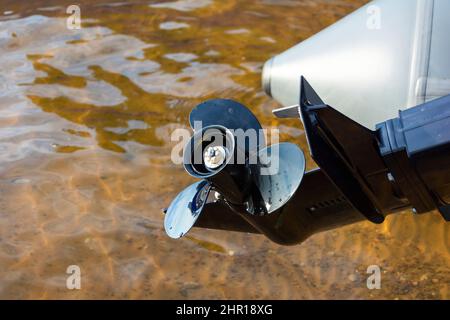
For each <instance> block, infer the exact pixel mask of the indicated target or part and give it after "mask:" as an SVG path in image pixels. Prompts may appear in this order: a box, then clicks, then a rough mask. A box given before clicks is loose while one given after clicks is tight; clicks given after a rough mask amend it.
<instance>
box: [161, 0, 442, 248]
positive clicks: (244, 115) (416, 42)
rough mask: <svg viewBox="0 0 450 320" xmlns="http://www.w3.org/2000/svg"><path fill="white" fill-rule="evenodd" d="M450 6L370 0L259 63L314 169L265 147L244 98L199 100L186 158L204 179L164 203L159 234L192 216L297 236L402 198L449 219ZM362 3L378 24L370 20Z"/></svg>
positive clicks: (289, 148) (291, 154)
mask: <svg viewBox="0 0 450 320" xmlns="http://www.w3.org/2000/svg"><path fill="white" fill-rule="evenodd" d="M448 9H450V4H449V2H448V1H447V0H398V1H388V0H379V1H373V2H372V3H369V4H368V5H367V6H365V7H363V8H362V9H360V10H358V11H356V12H355V13H353V14H352V15H350V16H348V17H347V18H345V19H343V20H342V21H340V22H338V23H337V24H335V25H334V26H332V27H330V28H329V29H327V30H325V31H323V32H321V33H319V34H318V35H316V36H315V37H313V38H311V39H309V40H307V41H305V42H303V43H301V44H299V45H298V46H296V47H294V48H292V49H290V50H288V51H287V52H285V53H283V54H281V55H280V56H277V57H274V58H273V59H271V60H270V61H268V62H267V63H266V65H265V67H264V71H263V86H264V89H265V90H266V92H267V93H268V94H269V95H271V96H272V97H274V98H275V99H277V100H278V101H280V102H281V103H282V104H284V105H285V107H283V108H281V109H277V110H274V114H275V116H277V117H279V118H297V119H300V120H301V121H302V122H303V127H304V129H305V132H306V136H307V140H308V144H309V149H310V153H311V155H312V158H313V159H314V161H315V162H316V163H317V165H318V166H319V168H318V169H316V170H313V171H310V172H305V157H304V155H303V153H302V151H301V150H300V149H299V148H298V147H297V146H296V145H294V144H290V143H281V144H276V145H273V146H269V147H266V146H265V141H264V135H263V134H261V129H262V128H261V125H260V124H259V122H258V120H257V119H256V117H255V116H254V115H253V114H252V113H251V112H250V111H249V110H248V109H247V108H246V107H245V106H243V105H241V104H239V103H237V102H235V101H232V100H210V101H207V102H204V103H202V104H200V105H199V106H197V107H196V108H195V109H194V110H193V111H192V113H191V115H190V119H189V120H190V124H191V127H192V128H193V129H194V136H193V137H192V139H191V140H190V141H189V143H188V144H187V146H186V148H185V150H184V166H185V169H186V171H187V172H188V173H189V174H190V175H192V176H193V177H195V178H198V179H201V180H200V181H199V182H197V183H195V184H193V185H191V186H190V187H188V188H186V189H185V190H184V191H182V192H181V193H180V194H179V195H178V196H177V197H176V198H175V199H174V200H173V202H172V203H171V205H170V206H169V208H168V209H167V210H166V216H165V221H164V226H165V229H166V232H167V234H168V235H169V236H170V237H172V238H180V237H182V236H183V235H185V234H186V233H187V232H188V231H189V230H190V229H191V228H192V227H193V226H195V227H201V228H209V229H219V230H229V231H239V232H250V233H257V234H264V235H265V236H267V237H268V238H269V239H271V240H272V241H274V242H276V243H278V244H282V245H295V244H299V243H301V242H303V241H304V240H306V239H307V238H308V237H309V236H311V235H312V234H314V233H317V232H320V231H325V230H330V229H334V228H338V227H341V226H344V225H348V224H352V223H356V222H359V221H363V220H368V221H371V222H373V223H375V224H379V223H382V222H383V221H384V220H385V218H386V216H387V215H390V214H393V213H397V212H401V211H404V210H406V209H412V210H413V211H414V212H415V213H417V214H421V213H426V212H430V211H434V210H438V211H439V212H440V213H441V214H442V216H443V217H444V219H445V220H446V221H449V220H450V96H445V94H448V93H450V85H448V84H449V83H448V80H447V79H450V64H448V61H447V60H448V56H450V45H449V43H448V41H447V40H446V35H447V34H448V32H449V31H450V23H449V22H448V21H450V20H449V19H445V16H444V15H446V12H450V10H448ZM370 13H372V14H374V13H375V14H376V13H379V14H380V16H379V18H380V19H381V20H380V21H379V23H380V25H377V24H375V26H376V27H380V28H375V29H371V28H368V24H367V19H368V14H369V15H370ZM369 18H370V17H369ZM431 29H432V30H433V33H431ZM437 68H438V69H437ZM301 75H302V76H301ZM305 76H306V77H307V78H308V80H310V81H311V82H312V84H313V85H314V87H317V88H318V92H320V93H321V95H322V96H323V97H325V101H326V102H327V103H331V104H332V105H333V107H332V106H330V105H328V104H326V103H325V102H324V100H322V98H321V97H320V96H319V94H318V92H316V91H315V90H314V89H313V87H312V86H311V85H310V83H309V82H308V81H307V80H306V78H305ZM311 79H312V80H311ZM442 96H443V97H442ZM436 97H442V98H439V99H435V98H436ZM334 105H337V106H338V107H337V108H335V107H334ZM397 108H400V109H402V110H403V111H400V114H399V115H398V113H397V112H398V109H397ZM394 110H395V112H394ZM197 124H199V125H197Z"/></svg>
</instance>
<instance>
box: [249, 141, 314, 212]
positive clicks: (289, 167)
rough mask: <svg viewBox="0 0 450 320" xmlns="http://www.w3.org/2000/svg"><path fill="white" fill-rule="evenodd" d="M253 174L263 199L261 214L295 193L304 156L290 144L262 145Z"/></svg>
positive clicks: (301, 174)
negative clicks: (264, 146)
mask: <svg viewBox="0 0 450 320" xmlns="http://www.w3.org/2000/svg"><path fill="white" fill-rule="evenodd" d="M258 160H259V163H258V165H257V166H256V173H255V174H254V176H253V179H254V182H255V184H256V186H257V187H258V190H259V193H260V196H261V198H262V200H263V202H264V207H265V208H264V209H265V213H267V214H269V213H273V212H275V211H276V210H278V209H280V208H281V207H282V206H284V205H285V204H286V203H287V202H288V201H289V200H290V199H291V198H292V196H293V195H294V194H295V192H296V191H297V189H298V187H299V186H300V183H301V182H302V179H303V176H304V174H305V169H306V167H305V162H306V161H305V156H304V154H303V151H302V150H301V149H300V148H299V147H297V145H295V144H293V143H281V144H276V145H272V146H270V147H267V148H264V149H263V150H261V151H260V152H259V154H258Z"/></svg>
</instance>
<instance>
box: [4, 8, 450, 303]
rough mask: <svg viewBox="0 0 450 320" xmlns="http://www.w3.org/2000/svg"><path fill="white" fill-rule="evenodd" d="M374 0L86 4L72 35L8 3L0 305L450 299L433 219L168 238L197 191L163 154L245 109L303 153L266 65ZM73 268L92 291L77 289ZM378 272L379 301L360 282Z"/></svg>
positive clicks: (60, 11) (56, 18)
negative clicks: (310, 232)
mask: <svg viewBox="0 0 450 320" xmlns="http://www.w3.org/2000/svg"><path fill="white" fill-rule="evenodd" d="M365 2H366V1H363V0H316V1H313V0H297V1H295V0H279V1H276V0H246V1H237V0H229V1H221V0H178V1H173V2H167V1H165V2H164V1H156V0H155V1H123V0H122V1H112V0H109V1H104V0H99V1H85V0H80V1H78V3H79V5H80V8H81V22H82V25H81V29H79V30H69V29H67V27H66V19H67V17H68V16H69V15H68V14H66V8H67V2H66V1H61V0H45V1H43V0H36V1H13V0H0V3H1V7H0V8H1V10H0V298H6V299H10V298H37V299H72V298H87V299H90V298H95V299H104V298H105V299H115V298H137V299H151V298H162V299H171V298H190V299H201V298H209V299H214V298H226V299H244V298H247V299H278V298H279V299H304V298H319V299H349V298H355V299H363V298H377V299H380V298H381V299H384V298H389V299H395V298H398V299H410V298H421V299H449V298H450V292H449V282H450V270H449V268H450V267H449V266H450V232H449V229H450V228H449V226H448V224H447V225H446V224H445V223H444V222H443V220H442V218H441V217H440V215H439V214H428V215H423V216H414V215H413V214H411V213H410V212H408V213H405V214H403V215H399V216H394V217H392V216H391V217H389V218H388V219H387V222H386V223H385V224H384V225H381V226H374V225H371V224H370V223H361V224H357V225H354V226H350V227H346V228H343V229H341V230H336V231H330V232H326V233H323V234H319V235H315V236H314V237H312V238H311V239H309V240H308V241H307V242H305V243H304V244H303V245H301V246H296V247H280V246H277V245H275V244H272V243H271V242H270V241H269V240H267V239H265V238H264V237H262V236H254V235H247V234H236V233H226V232H219V231H206V230H193V231H192V232H191V233H190V234H189V235H188V236H187V237H186V238H184V239H183V240H179V241H176V240H171V239H169V238H168V237H167V236H166V235H165V232H164V230H163V215H162V209H163V208H165V207H167V205H168V204H169V203H170V201H171V199H172V198H173V197H174V196H175V195H176V194H177V193H178V192H179V191H180V190H181V189H182V188H184V187H185V186H187V185H189V184H190V183H192V181H194V180H193V179H191V178H190V177H188V175H187V174H185V173H184V171H183V168H182V167H180V166H176V165H174V164H172V162H171V160H170V154H171V148H172V147H173V146H174V142H171V141H170V134H171V132H172V131H173V130H174V129H176V128H182V127H186V126H187V125H188V114H189V112H190V110H191V109H192V108H193V107H194V106H195V105H196V104H198V103H199V102H201V101H203V100H206V99H210V98H218V97H220V98H230V99H235V100H238V101H240V102H242V103H244V104H245V105H247V106H248V107H249V108H250V109H251V110H252V111H253V112H254V113H255V114H256V115H257V116H258V118H259V119H260V121H261V122H262V125H263V127H264V128H271V127H278V128H279V129H280V130H281V133H282V135H281V140H283V141H290V142H294V143H297V144H299V145H300V146H301V147H302V148H303V149H304V150H305V153H307V144H306V139H305V136H304V132H303V130H302V127H301V124H300V122H299V121H294V120H288V121H286V120H283V121H280V120H277V119H275V118H274V117H273V116H272V114H271V110H272V109H273V108H276V107H278V106H279V105H278V104H277V103H276V102H274V101H272V100H271V99H270V98H268V97H266V96H265V94H264V93H263V92H262V89H261V85H260V78H261V67H262V64H263V63H264V61H266V60H267V59H268V58H270V57H271V56H273V55H275V54H277V53H279V52H282V51H284V50H286V49H287V48H289V47H291V46H292V45H294V44H296V43H298V42H299V41H301V40H303V39H306V38H307V37H309V36H311V35H312V34H314V33H316V32H318V31H320V30H321V29H323V28H324V27H326V26H328V25H330V24H332V23H333V22H334V21H336V20H337V19H339V18H341V17H343V16H345V15H346V14H348V13H350V12H351V11H353V10H355V9H356V8H358V7H360V6H361V5H363V4H364V3H365ZM330 50H332V48H330ZM307 162H308V168H313V167H314V163H313V162H312V160H311V159H310V158H308V159H307ZM70 265H77V266H79V267H80V270H81V290H68V289H67V288H66V279H67V277H68V275H67V274H66V269H67V267H68V266H70ZM370 265H379V266H380V267H381V270H382V288H381V290H368V289H367V286H366V280H367V277H368V275H367V274H366V270H367V268H368V267H369V266H370Z"/></svg>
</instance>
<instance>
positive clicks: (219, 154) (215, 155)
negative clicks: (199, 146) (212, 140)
mask: <svg viewBox="0 0 450 320" xmlns="http://www.w3.org/2000/svg"><path fill="white" fill-rule="evenodd" d="M226 157H227V153H226V149H225V148H224V147H222V146H214V147H208V148H207V149H206V150H205V153H204V154H203V160H204V163H205V166H206V167H207V168H209V169H217V168H218V167H220V166H221V165H222V164H223V163H224V162H225V160H226Z"/></svg>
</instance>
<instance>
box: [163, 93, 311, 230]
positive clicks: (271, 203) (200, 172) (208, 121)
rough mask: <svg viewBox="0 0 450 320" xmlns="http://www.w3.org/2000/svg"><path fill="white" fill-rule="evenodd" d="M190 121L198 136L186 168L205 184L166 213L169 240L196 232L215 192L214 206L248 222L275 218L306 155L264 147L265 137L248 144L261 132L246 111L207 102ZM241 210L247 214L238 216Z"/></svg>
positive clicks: (190, 148)
mask: <svg viewBox="0 0 450 320" xmlns="http://www.w3.org/2000/svg"><path fill="white" fill-rule="evenodd" d="M189 120H190V123H191V126H192V127H193V128H194V135H193V137H192V138H191V139H190V141H189V142H188V143H187V145H186V147H185V149H184V153H183V163H184V168H185V170H186V171H187V172H188V174H190V175H191V176H193V177H195V178H198V179H201V181H199V182H197V183H194V184H193V185H191V186H189V187H187V188H186V189H185V190H183V191H182V192H181V193H180V194H179V195H178V196H176V198H175V199H174V200H173V201H172V203H171V204H170V206H169V208H168V209H167V212H166V216H165V220H164V227H165V230H166V232H167V234H168V235H169V236H170V237H172V238H181V237H182V236H184V235H185V234H186V233H187V232H188V231H189V230H190V229H191V228H192V227H193V226H194V224H195V223H196V221H197V219H198V217H199V216H200V215H201V214H202V212H203V211H204V208H205V204H206V203H207V202H208V198H209V195H210V193H211V191H214V192H215V193H216V195H217V196H216V200H215V201H219V202H223V203H224V204H226V205H227V206H228V207H229V208H230V209H232V210H233V211H235V212H236V213H239V214H240V215H242V214H245V215H248V216H262V215H268V214H272V213H274V212H275V211H277V210H279V209H281V208H282V207H283V206H284V205H285V204H286V203H287V202H288V201H289V200H290V199H291V198H292V197H293V196H294V194H295V192H296V191H297V189H298V187H299V186H300V183H301V181H302V178H303V175H304V173H305V157H304V155H303V152H302V151H301V150H300V149H299V148H298V147H297V146H296V145H294V144H291V143H281V144H276V145H272V146H269V147H264V145H265V141H264V137H263V135H258V139H257V140H255V141H256V144H255V141H253V142H252V141H251V139H246V137H249V132H250V133H251V132H254V131H256V132H258V133H260V132H261V129H262V128H261V125H260V123H259V121H258V120H257V118H256V117H255V116H254V115H253V113H252V112H251V111H250V110H249V109H247V108H246V107H245V106H243V105H242V104H240V103H238V102H235V101H232V100H224V99H217V100H209V101H206V102H204V103H202V104H200V105H198V106H197V107H196V108H194V109H193V110H192V112H191V114H190V117H189ZM199 123H201V126H198V124H199ZM241 135H244V136H241ZM261 136H262V139H261ZM243 137H244V138H243ZM252 155H256V156H252ZM238 207H239V208H245V210H244V212H242V210H235V208H238ZM238 211H239V212H238ZM245 218H246V217H245ZM246 220H249V221H251V220H252V219H246ZM255 227H256V228H257V226H255Z"/></svg>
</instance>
